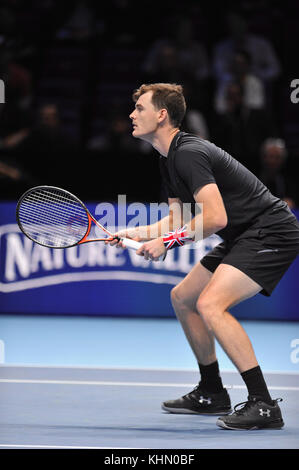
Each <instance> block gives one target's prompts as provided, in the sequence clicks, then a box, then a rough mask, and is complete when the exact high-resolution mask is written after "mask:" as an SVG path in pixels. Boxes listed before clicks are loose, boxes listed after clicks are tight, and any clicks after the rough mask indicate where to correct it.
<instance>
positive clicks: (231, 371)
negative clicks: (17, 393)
mask: <svg viewBox="0 0 299 470" xmlns="http://www.w3.org/2000/svg"><path fill="white" fill-rule="evenodd" d="M2 367H3V368H7V369H9V368H10V367H11V368H18V367H19V368H21V367H23V368H24V369H25V368H27V369H30V368H32V369H34V368H35V369H77V370H80V369H82V370H104V371H106V370H112V371H117V370H120V371H135V370H136V371H145V372H148V371H155V372H195V373H197V374H198V369H196V368H176V367H174V368H171V367H146V366H145V367H133V366H132V367H129V366H94V365H84V364H82V365H66V364H65V365H61V364H57V365H55V364H22V363H19V364H17V363H12V364H9V363H3V364H0V370H1V368H2ZM263 372H264V374H273V375H299V371H293V370H263ZM222 373H224V374H227V373H229V374H239V372H238V371H236V370H234V369H223V370H222Z"/></svg>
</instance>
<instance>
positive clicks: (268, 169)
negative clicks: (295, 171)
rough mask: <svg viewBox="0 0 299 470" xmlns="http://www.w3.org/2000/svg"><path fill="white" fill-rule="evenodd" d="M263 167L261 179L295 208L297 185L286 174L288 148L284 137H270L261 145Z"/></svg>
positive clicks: (272, 191) (274, 192) (277, 195)
mask: <svg viewBox="0 0 299 470" xmlns="http://www.w3.org/2000/svg"><path fill="white" fill-rule="evenodd" d="M260 158H261V169H260V172H259V175H258V176H259V179H260V180H261V181H262V182H263V183H264V184H265V185H266V186H267V187H268V188H269V190H270V191H271V193H272V194H273V195H274V196H276V197H279V198H280V199H283V200H284V201H285V202H286V203H287V204H288V206H289V207H290V208H291V209H293V208H294V207H295V206H296V203H295V186H294V184H293V183H292V182H291V180H290V178H289V177H287V176H286V174H285V171H284V170H285V163H286V159H287V149H286V146H285V142H284V140H282V139H277V138H268V139H266V140H265V141H264V142H263V144H262V146H261V154H260Z"/></svg>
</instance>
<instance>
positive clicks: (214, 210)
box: [136, 183, 227, 260]
mask: <svg viewBox="0 0 299 470" xmlns="http://www.w3.org/2000/svg"><path fill="white" fill-rule="evenodd" d="M193 196H194V199H195V201H196V202H197V203H198V204H199V205H200V206H199V207H200V209H201V210H200V211H199V213H198V214H197V215H196V216H195V217H193V218H192V219H191V220H190V221H189V222H188V223H186V224H185V225H184V226H183V227H181V230H179V231H177V232H173V233H171V232H170V233H168V234H164V236H161V237H159V238H157V239H155V240H152V241H150V242H147V243H145V244H143V245H142V246H141V247H140V248H139V250H137V252H136V253H137V254H140V255H141V254H143V255H144V257H145V258H146V259H154V260H158V259H159V258H160V256H162V255H163V254H165V252H166V250H167V249H170V248H172V247H174V246H182V245H184V244H185V243H186V242H192V241H198V240H200V239H203V238H207V237H209V236H210V235H212V234H214V233H216V232H218V231H219V230H221V229H223V228H224V227H225V226H226V225H227V214H226V210H225V206H224V203H223V199H222V196H221V194H220V191H219V189H218V186H217V184H215V183H210V184H207V185H205V186H203V187H202V188H199V189H197V190H196V191H195V193H194V195H193Z"/></svg>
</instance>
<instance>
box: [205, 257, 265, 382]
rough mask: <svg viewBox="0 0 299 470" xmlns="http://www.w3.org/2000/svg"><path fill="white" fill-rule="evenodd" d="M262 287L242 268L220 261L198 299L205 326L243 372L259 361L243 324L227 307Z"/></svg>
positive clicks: (252, 294) (254, 293)
mask: <svg viewBox="0 0 299 470" xmlns="http://www.w3.org/2000/svg"><path fill="white" fill-rule="evenodd" d="M261 290H262V287H261V286H259V285H258V284H257V283H256V282H255V281H253V280H252V279H251V278H249V277H248V276H247V275H246V274H244V273H243V272H242V271H240V270H239V269H237V268H235V267H234V266H230V265H227V264H220V265H219V266H218V268H217V269H216V271H215V272H214V274H213V276H212V278H211V280H210V282H209V283H208V284H207V286H206V287H205V289H203V290H202V292H201V294H200V296H199V298H198V300H197V305H196V306H197V310H198V312H199V313H200V315H201V316H202V318H203V320H204V322H205V325H206V327H207V328H208V329H209V330H210V331H211V332H213V334H214V335H215V337H216V338H217V340H218V342H219V343H220V345H221V346H222V348H223V349H224V351H225V352H226V354H227V355H228V356H229V358H230V359H231V361H232V362H233V363H234V364H235V366H236V367H237V369H238V371H239V372H240V373H241V372H243V371H245V370H248V369H250V368H252V367H255V366H256V365H257V359H256V357H255V353H254V351H253V348H252V345H251V342H250V340H249V338H248V336H247V334H246V332H245V330H244V329H243V327H242V326H241V324H240V323H239V322H238V321H237V320H236V319H235V318H234V317H233V316H232V315H231V314H230V313H229V312H228V311H227V309H228V308H230V307H232V306H233V305H236V304H238V303H240V302H242V301H243V300H245V299H247V298H250V297H252V296H254V295H256V294H257V293H258V292H260V291H261Z"/></svg>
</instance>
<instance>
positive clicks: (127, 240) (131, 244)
mask: <svg viewBox="0 0 299 470" xmlns="http://www.w3.org/2000/svg"><path fill="white" fill-rule="evenodd" d="M120 240H121V242H122V244H123V245H124V246H125V247H126V248H132V249H133V250H138V248H140V247H141V246H142V243H140V242H136V240H131V238H121V239H120Z"/></svg>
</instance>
